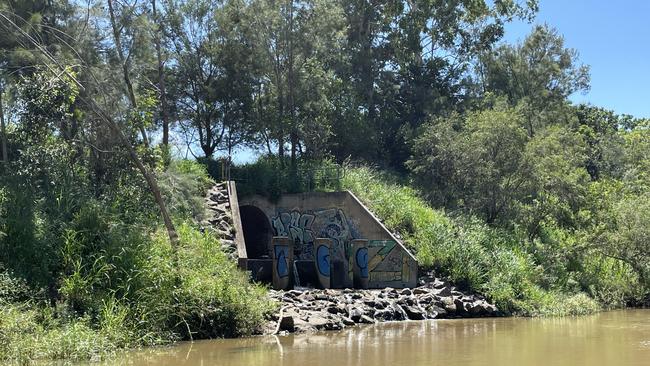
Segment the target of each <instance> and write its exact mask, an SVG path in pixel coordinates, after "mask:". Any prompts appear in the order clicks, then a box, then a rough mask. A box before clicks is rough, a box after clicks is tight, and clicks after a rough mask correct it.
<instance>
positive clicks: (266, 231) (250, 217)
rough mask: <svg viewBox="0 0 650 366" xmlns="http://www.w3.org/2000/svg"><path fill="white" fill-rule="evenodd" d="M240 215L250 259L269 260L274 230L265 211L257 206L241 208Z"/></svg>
mask: <svg viewBox="0 0 650 366" xmlns="http://www.w3.org/2000/svg"><path fill="white" fill-rule="evenodd" d="M239 214H240V215H241V223H242V228H243V230H244V241H245V243H246V254H247V256H248V258H249V259H258V258H268V255H269V245H270V243H271V239H272V238H273V229H272V228H271V223H270V222H269V219H268V218H267V217H266V215H265V214H264V211H262V210H260V209H259V208H257V207H255V206H240V207H239Z"/></svg>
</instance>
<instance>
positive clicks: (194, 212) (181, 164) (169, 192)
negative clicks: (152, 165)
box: [158, 160, 214, 222]
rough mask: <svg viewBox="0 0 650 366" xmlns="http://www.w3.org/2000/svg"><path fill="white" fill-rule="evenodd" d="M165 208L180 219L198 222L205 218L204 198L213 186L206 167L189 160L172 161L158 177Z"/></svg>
mask: <svg viewBox="0 0 650 366" xmlns="http://www.w3.org/2000/svg"><path fill="white" fill-rule="evenodd" d="M158 183H159V185H160V189H161V191H162V193H163V196H164V197H165V198H166V203H167V207H168V208H169V210H170V211H172V212H173V213H174V214H175V215H178V216H180V217H192V218H194V219H195V220H196V221H197V222H200V221H201V220H202V219H203V218H204V216H205V202H204V197H205V193H206V192H207V190H208V189H209V188H210V187H212V186H213V185H214V181H213V180H212V179H211V178H210V176H209V175H208V172H207V170H206V167H205V166H204V165H202V164H200V163H198V162H195V161H191V160H174V161H172V162H171V164H170V165H169V166H168V167H167V169H166V170H165V171H163V172H161V173H160V174H159V176H158Z"/></svg>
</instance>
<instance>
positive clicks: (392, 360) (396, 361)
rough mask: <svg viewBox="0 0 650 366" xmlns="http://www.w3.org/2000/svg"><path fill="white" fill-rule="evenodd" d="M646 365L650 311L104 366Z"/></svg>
mask: <svg viewBox="0 0 650 366" xmlns="http://www.w3.org/2000/svg"><path fill="white" fill-rule="evenodd" d="M278 364H282V365H291V366H308V365H327V366H333V365H355V366H356V365H358V366H362V365H363V366H368V365H409V366H417V365H427V366H429V365H445V366H455V365H464V366H467V365H518V366H519V365H522V366H526V365H531V366H532V365H557V366H564V365H566V366H569V365H571V366H573V365H626V366H636V365H650V310H627V311H615V312H607V313H601V314H597V315H593V316H586V317H572V318H550V319H530V318H492V319H458V320H433V321H421V322H396V323H384V324H376V325H370V326H363V327H356V328H352V329H349V330H345V331H342V332H321V333H316V334H306V335H295V336H283V337H275V336H268V337H254V338H243V339H229V340H214V341H200V342H194V343H182V344H179V345H176V346H173V347H169V348H162V349H160V348H159V349H149V350H144V351H137V352H129V353H127V354H125V355H123V356H121V357H118V358H116V359H115V360H112V361H109V362H107V363H105V365H111V366H117V365H134V366H144V365H226V366H244V365H246V366H249V365H250V366H255V365H278Z"/></svg>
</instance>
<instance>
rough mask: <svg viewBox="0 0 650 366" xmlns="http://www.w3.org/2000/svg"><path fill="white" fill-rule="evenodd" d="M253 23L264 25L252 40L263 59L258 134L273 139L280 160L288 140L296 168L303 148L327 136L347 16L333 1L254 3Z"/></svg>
mask: <svg viewBox="0 0 650 366" xmlns="http://www.w3.org/2000/svg"><path fill="white" fill-rule="evenodd" d="M249 21H250V22H251V24H255V25H257V26H258V27H261V28H260V29H261V31H258V32H257V33H256V37H255V38H254V43H255V45H256V46H257V48H256V54H257V55H258V57H259V58H260V60H261V65H260V66H261V69H260V72H259V79H258V80H259V85H258V90H259V91H260V93H259V94H258V95H257V102H258V103H256V106H258V108H261V110H258V113H257V115H259V116H263V118H264V119H265V120H264V121H263V122H262V123H261V126H262V130H261V131H260V133H261V134H263V135H266V136H273V138H274V140H275V141H274V142H275V144H276V145H277V148H278V155H279V156H280V158H281V160H282V159H283V158H284V155H285V152H284V151H285V144H286V141H287V140H288V142H289V148H290V156H291V162H292V167H293V168H295V167H296V159H297V157H298V154H299V153H301V152H302V150H309V149H311V150H319V149H322V148H320V147H317V145H316V144H315V142H318V141H323V140H326V139H327V138H328V131H329V124H330V118H328V117H330V116H332V111H333V110H334V108H333V103H332V102H333V100H334V95H335V94H334V93H335V92H336V90H337V87H338V85H339V79H338V77H337V75H336V74H335V73H334V72H333V71H332V69H333V66H334V65H336V64H337V62H338V58H339V57H340V56H339V54H340V51H341V50H342V46H343V26H344V18H343V13H342V11H341V8H340V6H339V5H338V3H337V2H333V1H324V0H300V1H297V0H288V1H282V2H275V1H271V2H269V1H253V2H252V4H251V7H250V20H249ZM268 100H273V103H272V104H271V103H264V101H268ZM305 143H307V146H304V149H303V144H305Z"/></svg>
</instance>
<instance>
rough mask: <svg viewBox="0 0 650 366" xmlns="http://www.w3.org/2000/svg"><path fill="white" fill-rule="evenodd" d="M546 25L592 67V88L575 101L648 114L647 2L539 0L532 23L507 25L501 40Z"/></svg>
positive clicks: (649, 26)
mask: <svg viewBox="0 0 650 366" xmlns="http://www.w3.org/2000/svg"><path fill="white" fill-rule="evenodd" d="M544 23H546V24H548V25H550V26H552V27H554V28H556V29H557V30H558V32H559V33H560V34H562V35H563V36H564V40H565V47H569V48H574V49H576V50H577V51H578V54H579V59H580V61H581V62H582V63H584V64H586V65H589V66H590V67H591V70H590V74H591V89H590V91H589V92H588V93H587V94H586V95H582V94H581V93H576V94H574V95H572V96H571V100H572V101H573V102H575V103H590V104H592V105H594V106H598V107H603V108H606V109H610V110H613V111H614V112H616V113H618V114H630V115H633V116H635V117H639V118H650V0H591V1H586V0H539V13H538V14H537V17H536V19H535V20H534V21H533V23H532V24H528V23H526V22H521V21H517V22H513V23H509V24H508V25H506V32H505V37H504V41H506V42H508V43H515V42H518V41H521V40H523V39H524V38H525V37H526V35H527V34H528V33H529V32H530V30H531V28H532V27H533V26H534V25H535V24H544Z"/></svg>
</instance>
